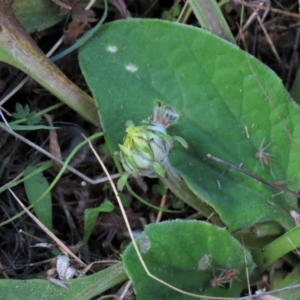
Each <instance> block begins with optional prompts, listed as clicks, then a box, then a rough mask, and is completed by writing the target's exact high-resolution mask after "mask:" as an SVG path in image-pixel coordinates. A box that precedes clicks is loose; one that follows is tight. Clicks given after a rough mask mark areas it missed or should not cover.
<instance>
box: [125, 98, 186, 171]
mask: <svg viewBox="0 0 300 300" xmlns="http://www.w3.org/2000/svg"><path fill="white" fill-rule="evenodd" d="M151 119H152V120H151ZM177 120H178V114H177V113H176V111H175V109H173V108H171V107H170V106H162V105H161V103H157V105H156V107H155V108H154V114H153V117H152V118H149V119H148V120H145V121H143V122H142V124H141V125H139V126H135V125H134V123H133V122H132V121H128V122H127V123H126V126H127V129H126V132H127V135H126V137H125V139H124V142H123V145H119V147H120V149H121V151H120V158H121V162H122V165H123V167H124V169H125V171H126V172H127V173H128V174H129V175H133V176H135V177H136V176H149V177H156V176H157V175H159V176H164V175H165V169H166V168H165V166H166V164H167V165H169V160H168V154H169V151H170V150H171V148H172V147H173V142H174V140H178V141H179V142H180V143H181V144H182V145H183V146H184V147H187V143H186V142H185V141H184V140H183V139H182V138H180V137H171V136H170V135H168V134H167V131H166V128H167V127H169V126H170V125H172V124H174V123H175V122H176V121H177Z"/></svg>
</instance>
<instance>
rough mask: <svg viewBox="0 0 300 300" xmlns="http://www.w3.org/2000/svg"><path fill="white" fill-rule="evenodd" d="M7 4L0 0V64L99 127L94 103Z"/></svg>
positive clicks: (4, 0)
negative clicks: (14, 69) (8, 65)
mask: <svg viewBox="0 0 300 300" xmlns="http://www.w3.org/2000/svg"><path fill="white" fill-rule="evenodd" d="M8 2H9V1H6V0H0V20H1V22H0V61H3V62H6V63H8V64H10V65H13V66H15V67H16V68H18V69H20V70H22V71H23V72H25V73H27V74H28V75H29V76H30V77H32V78H33V79H34V80H36V81H37V82H38V83H39V84H40V85H41V86H43V87H44V88H45V89H46V90H48V91H49V92H51V93H52V94H53V95H55V96H56V97H57V98H58V99H60V100H61V101H62V102H64V103H65V104H66V105H68V106H69V107H71V108H72V109H74V110H75V111H77V112H78V113H79V114H80V115H81V116H83V117H84V118H86V119H87V120H88V121H90V122H91V123H93V124H95V125H98V124H99V117H98V113H97V109H96V106H95V103H94V100H93V99H92V98H91V97H90V96H89V95H87V94H86V93H85V92H84V91H82V90H81V89H80V88H78V87H77V86H76V85H75V84H74V83H72V82H71V81H70V80H69V79H68V78H67V77H66V76H65V75H64V74H63V73H62V72H61V71H60V69H59V68H58V67H57V66H56V65H55V64H53V63H52V62H51V61H50V60H49V58H47V57H46V55H45V54H44V53H43V52H42V51H41V50H40V49H39V47H38V46H37V45H36V43H35V42H34V41H33V39H32V38H31V37H30V36H29V35H28V34H27V33H26V31H25V30H24V28H23V27H22V25H21V24H20V22H19V21H18V20H17V19H16V17H15V15H14V13H13V11H12V9H11V7H10V5H9V4H8Z"/></svg>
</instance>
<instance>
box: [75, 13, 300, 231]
mask: <svg viewBox="0 0 300 300" xmlns="http://www.w3.org/2000/svg"><path fill="white" fill-rule="evenodd" d="M96 49H97V50H96ZM95 51H97V55H95ZM79 58H80V65H81V68H82V71H83V73H84V76H85V78H86V80H87V83H88V85H89V87H90V89H91V91H92V93H93V96H94V98H95V100H96V102H97V106H98V109H99V114H100V118H101V121H102V126H103V128H104V130H105V131H106V137H107V142H108V145H109V146H110V148H111V153H114V152H115V151H118V150H119V149H118V144H119V143H121V142H122V140H123V138H124V136H125V122H126V121H128V120H132V121H133V122H134V123H135V124H139V122H141V121H142V120H143V119H145V118H146V117H147V116H149V115H150V114H151V113H152V110H153V107H154V104H155V103H156V102H157V100H160V101H162V102H163V103H164V104H168V105H171V106H172V107H174V108H175V109H176V110H177V111H178V112H179V114H180V119H179V121H178V123H177V124H176V125H174V126H173V127H171V128H170V129H168V133H169V134H170V135H173V136H181V137H182V138H183V139H184V140H186V141H187V143H188V145H189V149H187V150H186V149H183V148H182V147H181V145H177V144H175V148H174V149H172V152H171V154H170V160H171V163H172V165H173V166H174V167H175V168H176V169H177V171H178V172H179V173H180V174H181V176H182V177H183V178H184V180H185V181H186V183H187V185H188V186H189V187H190V189H191V190H192V191H193V192H194V193H195V194H197V195H198V196H199V197H200V198H201V199H202V200H203V201H205V202H206V203H208V204H209V205H210V206H212V207H213V208H214V210H215V211H216V212H217V213H218V214H219V215H220V217H221V219H222V220H223V222H224V223H225V224H226V225H227V226H228V228H229V229H230V230H236V229H239V228H245V227H251V226H253V225H254V224H256V223H260V222H266V221H272V220H273V221H276V222H278V223H280V224H281V225H282V226H283V227H284V228H285V229H290V228H292V227H293V226H294V222H293V220H292V218H291V216H290V214H289V210H291V209H293V210H297V202H296V199H295V198H294V197H293V196H290V195H288V194H278V191H277V190H276V189H274V188H271V187H268V186H266V185H264V184H261V183H260V182H258V181H256V180H254V179H252V178H249V177H247V176H246V175H244V174H242V173H240V172H238V171H236V170H234V169H232V168H230V167H228V166H224V165H222V164H220V163H218V162H214V161H213V160H211V159H209V158H208V157H207V154H209V153H211V154H212V155H215V156H217V157H220V158H221V159H223V160H225V161H227V162H230V163H232V164H235V165H237V166H238V165H241V166H242V167H243V168H244V169H247V170H250V171H251V172H253V173H254V174H256V175H258V176H260V177H262V178H264V179H265V180H267V181H270V182H279V181H280V182H285V184H284V187H286V188H289V189H291V190H294V191H296V190H297V189H298V187H299V180H300V174H299V170H300V161H299V159H298V157H299V150H298V148H297V144H300V134H299V133H300V125H299V124H300V117H299V108H298V106H297V105H296V104H295V103H294V102H293V101H292V100H291V98H290V97H289V95H288V94H287V92H286V90H285V88H284V86H283V85H282V83H281V80H280V79H279V78H278V77H277V76H276V75H275V74H274V73H273V72H272V71H270V70H269V69H268V68H267V67H266V66H264V65H262V64H261V63H260V62H259V61H257V60H256V59H254V58H253V57H252V56H250V55H248V54H246V53H245V52H243V51H241V50H240V49H239V48H237V47H236V46H234V45H232V44H229V43H228V42H226V41H224V40H221V39H220V38H218V37H216V36H214V35H212V34H210V33H208V32H206V31H203V30H201V29H198V28H194V27H191V26H186V25H181V24H177V23H170V22H164V21H159V20H139V19H128V20H122V21H117V22H113V23H110V24H107V25H104V26H103V27H102V28H100V30H99V31H98V32H97V33H96V34H95V36H94V37H93V38H92V39H91V40H90V41H89V43H87V44H86V45H84V46H83V47H82V48H81V50H80V55H79ZM263 140H265V145H264V146H266V145H268V144H270V146H269V147H268V149H266V152H268V153H270V154H271V155H272V157H269V158H268V161H267V162H268V165H266V163H265V162H264V161H263V159H262V162H261V161H260V160H259V158H258V157H257V152H258V150H259V148H260V146H261V143H262V141H263Z"/></svg>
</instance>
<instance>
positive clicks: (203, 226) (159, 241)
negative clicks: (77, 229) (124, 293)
mask: <svg viewBox="0 0 300 300" xmlns="http://www.w3.org/2000/svg"><path fill="white" fill-rule="evenodd" d="M137 244H138V246H139V250H140V252H141V255H142V257H143V259H144V261H145V263H146V265H147V267H148V269H149V271H150V272H151V273H152V274H153V275H155V276H157V277H158V278H160V279H162V280H164V281H166V282H167V283H169V284H171V285H173V286H175V287H177V288H179V289H183V290H184V291H187V292H190V293H195V294H198V295H199V291H202V294H204V295H211V296H225V297H226V296H227V297H228V296H231V297H237V296H239V295H240V292H241V290H242V288H243V287H246V285H247V283H246V266H245V261H247V267H248V271H249V274H251V273H252V271H253V269H254V267H255V264H254V263H253V261H252V258H251V255H250V253H249V252H248V251H247V250H244V249H243V247H242V245H241V244H240V243H239V242H238V241H237V240H236V239H234V238H233V237H232V236H230V235H229V234H228V232H227V231H226V229H224V228H218V227H215V226H213V225H211V224H209V223H206V222H199V221H183V220H175V221H171V222H169V221H167V222H162V223H159V224H151V225H148V226H146V229H145V231H144V232H143V234H142V236H141V237H140V238H138V239H137ZM187 249H188V251H187ZM123 261H124V266H125V269H126V271H127V273H128V276H129V278H130V280H131V281H132V284H133V287H134V290H135V293H136V297H137V299H142V300H148V299H149V300H150V299H151V300H152V299H153V295H155V299H161V300H163V299H172V300H177V299H178V300H179V299H180V300H181V299H196V298H194V297H184V296H183V295H182V294H179V293H178V292H175V291H173V290H171V289H170V288H168V287H166V286H163V285H162V284H161V283H159V282H157V281H154V280H153V279H151V278H150V277H149V276H148V275H147V274H146V272H145V271H144V269H143V267H142V265H141V263H140V261H139V260H138V257H137V254H136V252H135V249H134V247H133V245H132V244H130V246H129V247H128V248H127V249H126V251H125V252H124V255H123ZM233 269H236V270H238V271H239V275H237V278H238V280H237V279H233V281H232V284H231V288H229V286H226V284H225V283H224V285H225V288H220V287H218V286H215V287H212V285H211V281H212V280H214V278H217V277H219V276H220V275H221V274H222V272H223V273H226V272H227V271H229V270H233Z"/></svg>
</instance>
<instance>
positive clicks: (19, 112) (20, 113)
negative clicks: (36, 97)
mask: <svg viewBox="0 0 300 300" xmlns="http://www.w3.org/2000/svg"><path fill="white" fill-rule="evenodd" d="M15 109H16V112H15V113H12V116H13V117H14V118H16V119H24V118H26V117H27V116H28V114H29V106H28V104H26V105H25V106H24V107H23V106H22V104H20V103H17V104H16V107H15Z"/></svg>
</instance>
